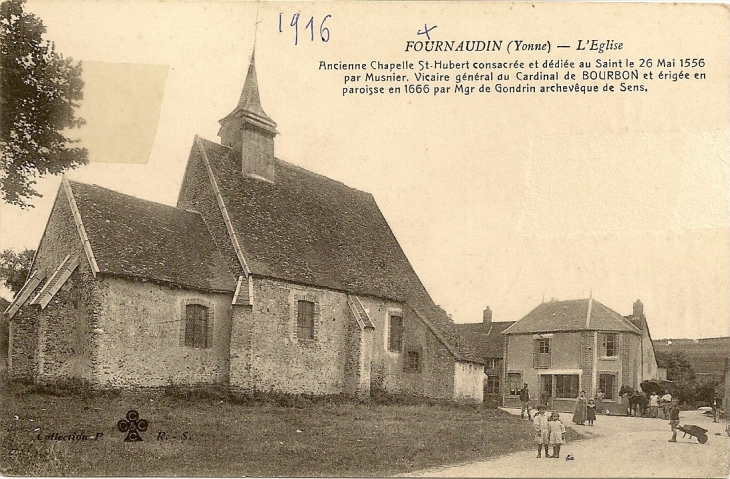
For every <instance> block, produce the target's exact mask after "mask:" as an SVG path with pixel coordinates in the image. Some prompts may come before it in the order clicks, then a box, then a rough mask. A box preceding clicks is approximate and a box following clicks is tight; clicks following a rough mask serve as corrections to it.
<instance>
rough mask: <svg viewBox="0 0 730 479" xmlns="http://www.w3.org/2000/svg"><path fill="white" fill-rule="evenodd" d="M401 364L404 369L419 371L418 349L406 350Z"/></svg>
mask: <svg viewBox="0 0 730 479" xmlns="http://www.w3.org/2000/svg"><path fill="white" fill-rule="evenodd" d="M403 366H404V368H403V369H404V370H405V371H419V370H420V368H421V363H420V356H419V354H418V351H408V353H407V354H406V357H405V360H404V363H403Z"/></svg>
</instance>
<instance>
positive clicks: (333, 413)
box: [0, 387, 575, 477]
mask: <svg viewBox="0 0 730 479" xmlns="http://www.w3.org/2000/svg"><path fill="white" fill-rule="evenodd" d="M55 392H58V391H54V392H50V391H45V390H34V389H30V390H28V389H23V388H16V389H12V388H11V389H7V388H4V389H3V391H2V392H1V393H0V398H1V399H2V401H3V403H4V405H3V407H2V411H3V414H2V425H1V426H2V429H1V430H0V457H1V458H2V459H1V461H2V463H1V464H0V472H2V473H3V474H6V475H34V476H58V475H74V476H99V475H104V476H140V475H144V476H173V475H174V476H181V475H182V476H241V475H246V476H285V477H295V476H330V477H333V476H334V477H338V476H341V477H344V476H385V475H392V474H398V473H403V472H409V471H415V470H420V469H424V468H428V467H433V466H438V465H445V464H455V463H460V462H465V461H472V460H482V459H487V458H490V457H494V456H498V455H502V454H506V453H510V452H514V451H517V450H524V449H528V448H530V449H531V448H532V447H533V445H534V443H533V431H532V425H531V424H530V423H529V422H528V421H521V420H520V419H519V418H517V417H515V416H511V415H509V414H507V413H504V412H503V411H500V410H496V409H491V408H483V407H481V406H474V405H457V404H451V403H445V402H440V401H419V400H418V399H413V398H410V399H406V398H404V397H388V398H382V397H381V398H375V399H373V400H371V401H366V402H359V401H355V400H351V399H348V398H344V397H341V396H328V397H327V396H326V397H307V396H293V395H271V394H259V395H249V396H235V395H232V394H230V393H228V392H227V391H226V390H219V391H217V390H215V389H210V388H203V389H198V390H196V389H195V388H193V389H190V388H187V389H186V388H179V387H172V388H164V389H162V390H157V391H137V392H129V391H116V392H115V393H114V394H102V393H94V392H93V391H91V392H89V391H86V392H85V393H84V394H86V393H88V394H89V395H84V394H81V395H78V394H77V395H71V396H59V395H55ZM82 392H83V391H82ZM129 409H136V410H137V411H139V413H140V415H141V417H142V418H144V419H146V420H147V421H149V429H148V430H147V431H145V432H144V433H142V436H143V438H144V440H143V441H142V442H137V443H128V442H127V443H125V442H124V441H123V438H124V434H123V433H121V432H119V431H118V430H117V427H116V424H117V421H119V420H120V419H123V418H124V417H125V415H126V413H127V411H128V410H129ZM569 431H570V430H569ZM97 432H101V433H103V436H102V437H101V438H100V439H99V440H86V441H58V440H43V438H45V437H47V436H49V435H53V433H57V434H58V435H60V436H68V435H70V434H79V433H83V434H86V435H91V436H93V435H94V434H96V433H97ZM160 433H164V435H162V436H161V435H160ZM38 434H40V435H41V438H42V440H38ZM571 434H575V433H570V432H569V435H571ZM162 437H164V439H163V438H162ZM568 439H570V436H569V438H568Z"/></svg>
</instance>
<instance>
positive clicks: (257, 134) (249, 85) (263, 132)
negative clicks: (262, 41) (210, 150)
mask: <svg viewBox="0 0 730 479" xmlns="http://www.w3.org/2000/svg"><path fill="white" fill-rule="evenodd" d="M255 55H256V52H255V48H254V52H252V53H251V63H250V64H249V66H248V73H247V74H246V81H245V82H244V84H243V90H242V91H241V96H240V98H239V100H238V105H236V108H234V109H233V111H232V112H231V113H229V114H228V115H227V116H226V117H225V118H223V119H222V120H220V122H219V123H220V124H221V127H220V130H219V131H218V136H220V138H221V144H223V145H225V146H230V147H231V148H233V149H234V150H236V151H240V153H241V160H242V163H241V168H242V172H243V174H244V175H247V176H251V177H256V178H259V179H265V180H268V181H272V182H273V181H274V174H275V168H274V136H276V135H277V133H278V132H277V131H276V122H274V120H272V119H271V118H270V117H269V115H267V114H266V112H265V111H264V109H263V108H262V107H261V97H260V96H259V82H258V79H257V77H256V61H255Z"/></svg>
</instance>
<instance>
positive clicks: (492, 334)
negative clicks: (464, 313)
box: [456, 321, 515, 359]
mask: <svg viewBox="0 0 730 479" xmlns="http://www.w3.org/2000/svg"><path fill="white" fill-rule="evenodd" d="M513 324H515V321H501V322H493V323H492V324H491V325H490V326H489V327H486V326H485V325H484V323H463V324H456V329H457V331H458V332H459V334H460V335H461V336H462V337H464V338H466V339H467V341H469V343H470V344H471V345H472V348H473V349H474V350H475V351H476V352H477V353H478V354H479V355H480V356H481V357H482V358H483V359H489V358H501V357H502V356H503V355H504V335H503V334H502V331H504V330H505V329H507V328H508V327H510V326H512V325H513Z"/></svg>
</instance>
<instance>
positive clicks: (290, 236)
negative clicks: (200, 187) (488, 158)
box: [191, 139, 481, 362]
mask: <svg viewBox="0 0 730 479" xmlns="http://www.w3.org/2000/svg"><path fill="white" fill-rule="evenodd" d="M198 159H202V160H203V161H205V162H206V163H207V165H208V166H209V167H210V169H211V171H212V175H213V179H214V181H215V182H216V184H217V186H218V188H219V190H220V193H221V197H222V200H223V202H224V204H225V206H226V209H227V211H228V213H229V216H230V219H231V223H232V226H233V230H234V232H235V236H236V238H237V241H238V244H239V245H240V248H241V251H242V254H243V257H244V258H245V261H246V264H247V267H248V269H249V270H250V272H251V273H252V274H254V275H258V276H266V277H272V278H277V279H281V280H285V281H290V282H295V283H301V284H308V285H315V286H320V287H324V288H328V289H334V290H339V291H346V292H348V293H353V294H356V295H364V296H376V297H380V298H386V299H392V300H395V301H399V302H407V303H408V304H409V305H410V306H411V307H412V308H413V309H414V311H415V312H416V313H418V315H419V316H420V317H422V319H423V320H424V322H425V323H426V324H427V325H428V326H429V327H430V328H431V329H432V330H433V331H434V333H435V334H436V335H437V336H439V337H440V339H441V340H442V342H444V344H445V345H446V347H447V348H449V349H450V351H451V352H452V354H453V355H454V357H455V358H456V359H460V360H467V361H475V362H481V359H480V357H479V355H478V354H476V353H475V352H473V351H471V348H470V346H469V345H468V344H467V342H466V341H464V340H463V338H460V337H459V334H458V333H457V331H456V330H455V328H454V323H453V321H452V320H451V318H449V317H448V316H447V315H446V313H445V312H444V311H443V310H442V309H441V308H439V307H438V306H436V305H435V304H434V302H433V301H432V300H431V297H430V296H429V295H428V293H427V292H426V289H425V288H424V287H423V285H422V284H421V281H420V280H419V278H418V276H417V275H416V272H415V271H414V270H413V268H412V267H411V264H410V262H409V261H408V259H407V258H406V255H405V253H404V252H403V250H402V249H401V247H400V245H399V244H398V241H397V240H396V238H395V236H394V235H393V233H392V231H391V229H390V227H389V226H388V223H387V221H386V220H385V218H384V217H383V215H382V213H381V212H380V209H379V208H378V205H377V204H376V202H375V199H374V198H373V196H372V195H371V194H369V193H365V192H362V191H359V190H356V189H354V188H350V187H348V186H346V185H344V184H343V183H340V182H338V181H335V180H332V179H330V178H327V177H324V176H321V175H318V174H316V173H313V172H311V171H308V170H305V169H303V168H300V167H297V166H295V165H292V164H290V163H287V162H285V161H282V160H279V159H274V168H275V170H276V171H275V176H274V177H275V178H276V181H275V182H269V181H262V180H260V179H256V178H251V177H248V176H246V175H243V174H241V158H240V153H237V152H236V151H234V150H233V149H231V148H229V147H226V146H222V145H220V144H218V143H214V142H211V141H207V140H202V139H200V140H199V141H196V142H195V143H194V145H193V148H192V151H191V161H197V160H198Z"/></svg>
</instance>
